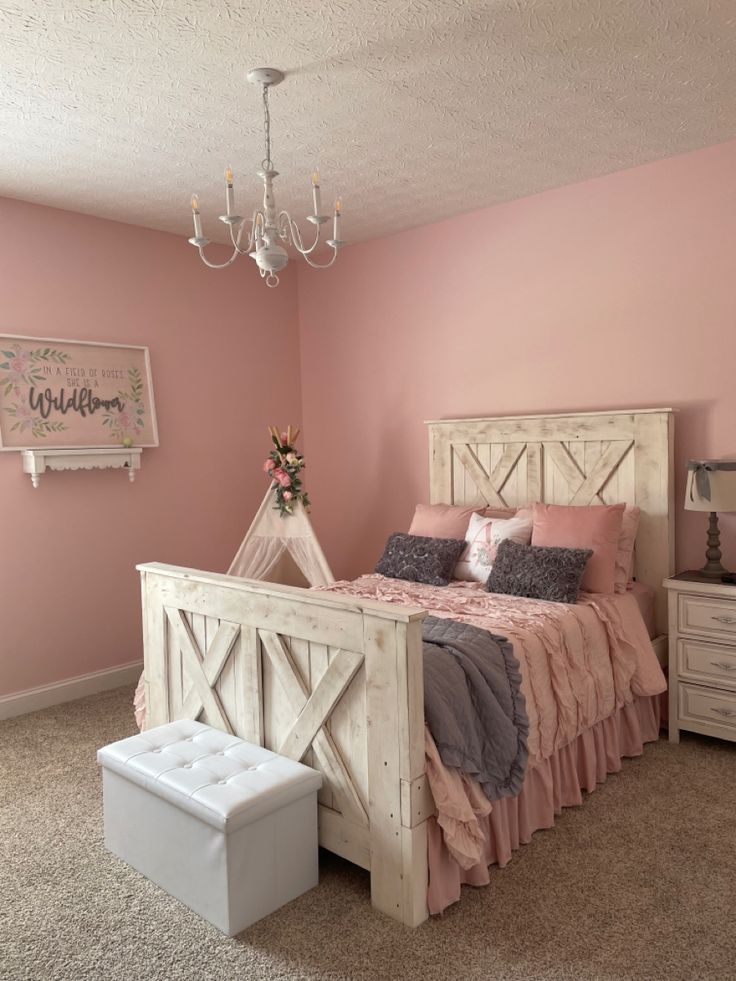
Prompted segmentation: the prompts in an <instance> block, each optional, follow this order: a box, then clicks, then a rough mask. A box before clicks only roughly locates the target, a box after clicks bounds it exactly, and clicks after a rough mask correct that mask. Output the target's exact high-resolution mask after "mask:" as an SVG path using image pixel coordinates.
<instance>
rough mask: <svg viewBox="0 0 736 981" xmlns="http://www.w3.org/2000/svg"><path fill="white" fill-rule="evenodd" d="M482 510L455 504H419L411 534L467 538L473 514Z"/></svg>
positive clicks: (428, 536) (410, 529)
mask: <svg viewBox="0 0 736 981" xmlns="http://www.w3.org/2000/svg"><path fill="white" fill-rule="evenodd" d="M481 510H482V509H481V508H469V507H457V506H455V505H454V504H417V506H416V509H415V511H414V517H413V518H412V522H411V524H410V525H409V534H410V535H421V536H423V537H424V538H455V539H458V538H465V532H466V531H467V530H468V525H469V524H470V517H471V515H473V514H475V513H476V511H481Z"/></svg>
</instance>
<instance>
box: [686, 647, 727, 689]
mask: <svg viewBox="0 0 736 981" xmlns="http://www.w3.org/2000/svg"><path fill="white" fill-rule="evenodd" d="M677 670H678V673H679V675H680V677H681V678H690V679H692V680H693V681H696V682H699V683H700V684H703V685H717V684H719V683H721V684H726V685H728V686H729V687H733V688H736V647H725V646H724V645H722V644H709V643H706V642H705V641H703V640H691V639H690V638H688V637H680V638H678V641H677Z"/></svg>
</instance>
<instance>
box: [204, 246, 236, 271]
mask: <svg viewBox="0 0 736 981" xmlns="http://www.w3.org/2000/svg"><path fill="white" fill-rule="evenodd" d="M198 248H199V258H200V259H201V260H202V262H203V263H204V264H205V266H209V268H210V269H225V268H226V267H227V266H231V265H232V264H233V262H235V260H236V259H237V258H238V255H239V254H240V250H239V249H234V250H233V254H232V255H231V256H230V258H229V259H228V260H227V261H226V262H219V263H218V262H210V260H209V259H208V258H207V256H206V255H205V254H204V249H205V247H204V245H200V246H198Z"/></svg>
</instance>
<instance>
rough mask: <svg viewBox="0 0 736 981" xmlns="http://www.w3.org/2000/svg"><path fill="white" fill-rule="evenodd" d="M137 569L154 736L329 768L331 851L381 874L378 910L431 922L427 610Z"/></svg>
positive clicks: (325, 838) (324, 796) (327, 841)
mask: <svg viewBox="0 0 736 981" xmlns="http://www.w3.org/2000/svg"><path fill="white" fill-rule="evenodd" d="M138 569H139V571H140V573H141V587H142V600H143V636H144V658H145V674H146V683H147V706H148V719H149V725H151V726H155V725H160V724H162V723H164V722H170V721H172V720H174V719H183V718H187V719H201V720H202V721H204V722H207V723H208V724H210V725H213V726H216V727H217V728H218V729H223V730H225V731H228V732H232V733H234V734H236V735H238V736H241V737H242V738H243V739H247V740H249V741H251V742H255V743H258V744H259V745H262V746H266V747H268V748H269V749H272V750H274V751H275V752H278V753H282V754H283V755H285V756H289V757H291V758H292V759H295V760H303V761H304V762H306V763H308V764H310V765H312V766H314V767H316V768H317V769H319V770H321V772H322V774H323V775H324V787H323V790H322V792H321V794H320V804H319V838H320V844H321V845H323V846H324V847H325V848H327V849H329V850H330V851H333V852H336V853H337V854H338V855H342V856H343V857H345V858H347V859H349V860H350V861H351V862H355V863H356V864H357V865H361V866H363V868H366V869H369V870H370V873H371V901H372V903H373V905H374V906H375V907H377V908H378V909H380V910H382V911H383V912H384V913H387V914H388V915H389V916H392V917H394V918H395V919H397V920H400V921H401V922H402V923H405V924H407V925H409V926H417V925H418V924H419V923H421V922H422V921H423V920H424V919H426V917H427V826H426V821H427V818H428V816H429V814H430V813H431V809H432V808H431V804H430V805H429V807H428V791H427V786H426V778H425V762H424V693H423V682H422V652H421V621H422V619H423V617H424V616H425V613H424V611H422V610H420V609H417V608H409V607H399V606H393V605H389V604H384V603H375V602H370V601H368V600H365V601H363V600H356V599H354V598H353V597H347V596H338V595H333V594H325V593H319V592H313V591H310V590H306V589H297V588H294V587H288V586H277V585H272V584H270V583H263V582H255V581H252V580H247V579H237V578H234V577H231V576H223V575H218V574H215V573H206V572H199V571H196V570H193V569H182V568H177V567H175V566H167V565H160V564H158V563H151V564H147V565H141V566H138ZM430 800H431V799H430Z"/></svg>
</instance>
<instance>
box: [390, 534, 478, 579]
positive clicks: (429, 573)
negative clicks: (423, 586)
mask: <svg viewBox="0 0 736 981" xmlns="http://www.w3.org/2000/svg"><path fill="white" fill-rule="evenodd" d="M465 545H466V542H465V540H464V539H457V538H425V537H424V535H405V534H403V532H400V531H397V532H395V533H394V534H393V535H389V538H388V541H387V542H386V547H385V548H384V550H383V555H382V556H381V558H380V560H379V562H378V565H377V566H376V572H378V573H380V574H381V575H382V576H390V577H391V578H392V579H406V580H407V582H424V583H428V584H429V585H430V586H446V585H447V584H448V582H449V581H450V580H451V579H452V574H453V572H454V571H455V563H456V562H457V560H458V559H459V558H460V556H461V555H462V553H463V551H464V549H465Z"/></svg>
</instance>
